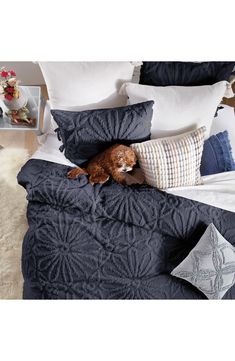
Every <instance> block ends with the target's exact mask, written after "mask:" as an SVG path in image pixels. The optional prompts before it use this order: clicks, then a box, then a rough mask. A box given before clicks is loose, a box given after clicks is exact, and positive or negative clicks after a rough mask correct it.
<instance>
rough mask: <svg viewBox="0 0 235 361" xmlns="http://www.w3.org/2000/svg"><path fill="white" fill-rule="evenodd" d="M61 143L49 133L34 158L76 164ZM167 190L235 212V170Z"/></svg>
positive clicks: (69, 164)
mask: <svg viewBox="0 0 235 361" xmlns="http://www.w3.org/2000/svg"><path fill="white" fill-rule="evenodd" d="M61 144H62V143H61V142H60V141H59V140H58V139H57V137H56V135H54V134H49V135H48V136H47V139H46V141H45V143H44V144H43V145H42V146H41V147H40V148H39V149H38V150H37V151H36V152H35V153H34V154H33V156H32V158H34V159H43V160H47V161H49V162H54V163H59V164H64V165H68V166H75V164H73V163H71V162H70V161H69V160H68V159H66V158H65V156H64V154H63V153H61V152H60V151H59V147H60V146H61ZM167 192H168V193H171V194H175V195H178V196H181V197H185V198H188V199H192V200H195V201H199V202H202V203H206V204H209V205H212V206H215V207H219V208H223V209H226V210H228V211H232V212H235V171H233V172H226V173H219V174H213V175H210V176H205V177H203V184H202V185H199V186H193V187H178V188H171V189H168V190H167Z"/></svg>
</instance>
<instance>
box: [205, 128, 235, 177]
mask: <svg viewBox="0 0 235 361" xmlns="http://www.w3.org/2000/svg"><path fill="white" fill-rule="evenodd" d="M200 170H201V175H202V176H204V175H209V174H216V173H223V172H229V171H231V170H235V162H234V159H233V156H232V148H231V145H230V141H229V137H228V132H227V130H225V131H224V132H221V133H218V134H216V135H212V136H211V137H210V138H209V139H207V140H206V141H205V143H204V148H203V153H202V160H201V169H200Z"/></svg>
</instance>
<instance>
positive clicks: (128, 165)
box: [113, 146, 137, 173]
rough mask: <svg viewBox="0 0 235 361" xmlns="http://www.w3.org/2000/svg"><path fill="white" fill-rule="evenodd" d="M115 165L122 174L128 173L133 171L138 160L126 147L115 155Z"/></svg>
mask: <svg viewBox="0 0 235 361" xmlns="http://www.w3.org/2000/svg"><path fill="white" fill-rule="evenodd" d="M113 161H114V164H115V167H116V168H117V169H118V171H119V172H120V173H126V172H130V171H132V169H133V167H134V165H135V164H136V161H137V158H136V155H135V152H134V151H133V150H132V149H131V148H129V147H126V146H122V148H121V147H120V150H118V151H117V152H116V154H115V155H114V159H113Z"/></svg>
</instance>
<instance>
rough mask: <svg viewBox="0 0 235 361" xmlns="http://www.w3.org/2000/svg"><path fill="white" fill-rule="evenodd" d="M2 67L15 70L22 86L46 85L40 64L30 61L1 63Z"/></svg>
mask: <svg viewBox="0 0 235 361" xmlns="http://www.w3.org/2000/svg"><path fill="white" fill-rule="evenodd" d="M2 66H6V68H7V69H13V70H15V72H16V77H17V79H19V80H21V85H41V84H45V81H44V79H43V76H42V73H41V70H40V68H39V65H38V64H35V63H33V62H30V61H18V62H10V61H5V62H2V61H0V67H2Z"/></svg>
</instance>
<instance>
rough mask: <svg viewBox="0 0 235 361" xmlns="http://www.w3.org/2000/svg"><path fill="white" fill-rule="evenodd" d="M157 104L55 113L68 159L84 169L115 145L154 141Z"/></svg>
mask: <svg viewBox="0 0 235 361" xmlns="http://www.w3.org/2000/svg"><path fill="white" fill-rule="evenodd" d="M153 103H154V102H153V101H147V102H143V103H139V104H134V105H128V106H125V107H119V108H112V109H96V110H87V111H81V112H71V111H65V110H52V111H51V113H52V115H53V118H54V120H55V121H56V123H57V124H58V126H59V128H58V129H56V132H57V134H58V137H59V139H61V140H62V142H63V146H62V147H61V148H60V150H61V151H63V150H64V149H65V153H64V154H65V156H66V158H68V159H69V160H70V161H71V162H73V163H75V164H77V165H79V166H81V165H84V164H85V163H86V162H87V161H88V160H89V159H90V158H92V157H93V156H95V155H96V154H98V153H99V152H101V151H103V150H104V149H106V148H108V147H109V146H111V145H112V144H115V143H122V144H126V145H130V144H131V143H139V142H144V141H146V140H149V139H150V129H151V119H152V114H153V109H152V108H153Z"/></svg>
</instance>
